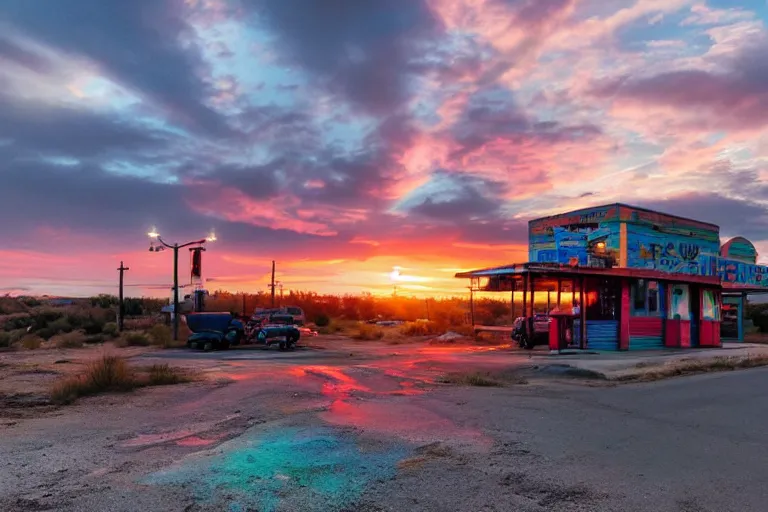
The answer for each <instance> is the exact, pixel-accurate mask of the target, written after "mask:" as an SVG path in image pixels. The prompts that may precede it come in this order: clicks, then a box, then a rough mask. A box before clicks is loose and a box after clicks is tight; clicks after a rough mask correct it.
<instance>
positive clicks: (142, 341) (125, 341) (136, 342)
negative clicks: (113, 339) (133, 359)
mask: <svg viewBox="0 0 768 512" xmlns="http://www.w3.org/2000/svg"><path fill="white" fill-rule="evenodd" d="M151 344H152V339H151V338H150V337H149V336H147V335H146V334H144V333H143V332H135V331H134V332H126V333H124V334H123V335H122V336H121V337H120V341H119V342H118V345H120V346H121V347H148V346H150V345H151Z"/></svg>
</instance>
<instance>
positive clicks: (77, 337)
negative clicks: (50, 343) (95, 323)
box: [55, 331, 85, 348]
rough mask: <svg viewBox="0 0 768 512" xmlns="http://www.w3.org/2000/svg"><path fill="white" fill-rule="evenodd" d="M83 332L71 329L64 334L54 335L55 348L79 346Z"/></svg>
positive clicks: (83, 335) (82, 338)
mask: <svg viewBox="0 0 768 512" xmlns="http://www.w3.org/2000/svg"><path fill="white" fill-rule="evenodd" d="M84 338H85V333H83V332H82V331H72V332H68V333H66V334H61V335H59V336H56V338H55V340H56V348H81V347H82V346H83V340H84Z"/></svg>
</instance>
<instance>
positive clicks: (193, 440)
mask: <svg viewBox="0 0 768 512" xmlns="http://www.w3.org/2000/svg"><path fill="white" fill-rule="evenodd" d="M220 438H221V436H216V437H214V438H212V439H203V438H202V437H198V436H190V437H185V438H184V439H180V440H179V441H176V444H177V445H179V446H208V445H211V444H213V443H215V442H216V441H218V440H219V439H220Z"/></svg>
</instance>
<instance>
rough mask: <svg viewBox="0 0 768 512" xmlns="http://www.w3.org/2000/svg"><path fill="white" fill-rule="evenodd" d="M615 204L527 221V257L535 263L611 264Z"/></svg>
mask: <svg viewBox="0 0 768 512" xmlns="http://www.w3.org/2000/svg"><path fill="white" fill-rule="evenodd" d="M618 214H619V208H618V205H609V206H601V207H598V208H587V209H584V210H578V211H575V212H571V213H566V214H563V215H556V216H554V217H546V218H543V219H537V220H533V221H531V222H530V223H529V224H528V259H529V261H531V262H536V263H560V264H563V265H580V266H613V265H616V264H617V262H618V255H619V238H620V237H619V225H620V224H619V215H618Z"/></svg>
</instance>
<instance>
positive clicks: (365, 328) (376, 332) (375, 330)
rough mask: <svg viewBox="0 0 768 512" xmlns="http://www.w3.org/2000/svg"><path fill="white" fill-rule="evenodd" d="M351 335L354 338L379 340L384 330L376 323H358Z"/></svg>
mask: <svg viewBox="0 0 768 512" xmlns="http://www.w3.org/2000/svg"><path fill="white" fill-rule="evenodd" d="M352 337H353V338H355V339H356V340H380V339H381V338H383V337H384V330H383V329H382V328H381V327H378V326H376V325H371V324H360V325H359V326H358V328H357V333H355V334H354V335H353V336H352Z"/></svg>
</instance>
